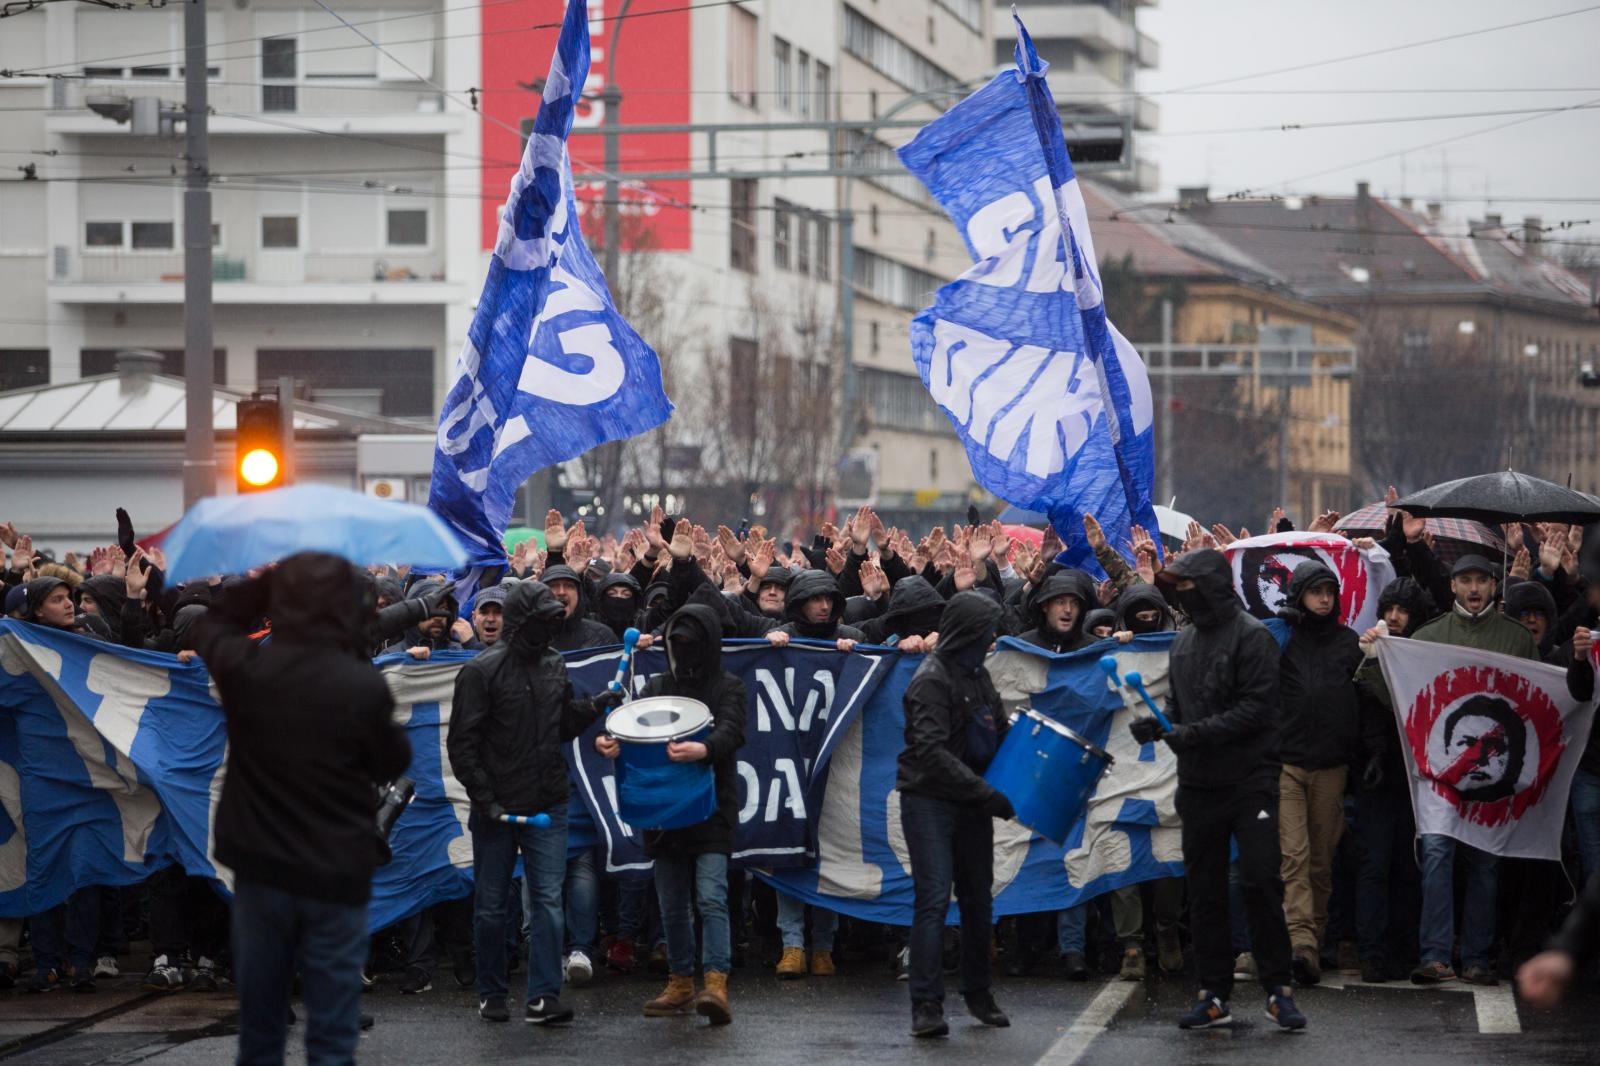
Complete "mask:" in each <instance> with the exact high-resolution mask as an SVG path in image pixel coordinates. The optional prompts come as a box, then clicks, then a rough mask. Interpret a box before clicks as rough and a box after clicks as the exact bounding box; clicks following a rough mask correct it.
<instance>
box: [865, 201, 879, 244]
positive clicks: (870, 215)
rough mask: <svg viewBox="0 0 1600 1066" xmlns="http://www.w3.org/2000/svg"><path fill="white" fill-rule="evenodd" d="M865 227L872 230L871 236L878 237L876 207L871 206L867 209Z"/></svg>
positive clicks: (874, 205) (875, 205)
mask: <svg viewBox="0 0 1600 1066" xmlns="http://www.w3.org/2000/svg"><path fill="white" fill-rule="evenodd" d="M867 226H868V228H869V229H871V230H872V235H873V236H874V237H876V236H877V235H878V205H877V204H872V205H871V206H869V207H868V208H867Z"/></svg>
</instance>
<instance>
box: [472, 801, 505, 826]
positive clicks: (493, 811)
mask: <svg viewBox="0 0 1600 1066" xmlns="http://www.w3.org/2000/svg"><path fill="white" fill-rule="evenodd" d="M478 813H479V814H480V815H482V816H483V817H484V818H485V819H487V820H489V821H491V822H498V821H499V820H500V816H501V815H502V814H504V813H506V809H505V808H504V807H502V806H500V804H498V803H492V802H491V803H484V804H481V805H480V806H479V807H478Z"/></svg>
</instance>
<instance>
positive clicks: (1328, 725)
mask: <svg viewBox="0 0 1600 1066" xmlns="http://www.w3.org/2000/svg"><path fill="white" fill-rule="evenodd" d="M1327 583H1332V584H1333V585H1334V586H1335V587H1337V586H1338V584H1339V581H1338V578H1337V577H1336V576H1335V575H1334V572H1333V571H1332V570H1330V569H1328V568H1327V567H1326V566H1324V565H1323V564H1322V563H1319V562H1315V561H1307V562H1303V563H1301V564H1300V565H1299V566H1297V567H1295V568H1294V574H1293V575H1292V576H1291V577H1290V578H1289V589H1288V602H1289V603H1290V604H1292V605H1293V606H1292V607H1291V608H1287V609H1285V610H1283V611H1281V612H1279V613H1280V615H1281V616H1282V617H1283V618H1284V619H1285V621H1287V622H1288V623H1289V625H1290V630H1289V643H1288V644H1287V645H1286V646H1285V647H1284V649H1283V655H1282V657H1281V658H1280V659H1279V663H1278V667H1279V671H1278V699H1279V701H1280V703H1281V705H1282V707H1283V721H1282V725H1281V732H1280V735H1279V739H1278V754H1279V756H1280V757H1281V758H1282V759H1283V761H1284V762H1285V763H1286V764H1288V765H1289V766H1298V767H1300V768H1302V769H1306V770H1323V769H1328V768H1330V767H1335V766H1348V765H1350V763H1352V762H1354V761H1355V760H1356V759H1358V758H1360V755H1361V708H1360V693H1359V690H1358V689H1357V686H1356V681H1355V674H1356V670H1357V669H1358V668H1359V667H1360V666H1361V660H1362V654H1361V645H1360V643H1359V641H1358V639H1357V637H1356V633H1355V630H1353V629H1351V628H1350V627H1349V626H1347V625H1345V624H1344V623H1342V622H1340V621H1339V606H1338V601H1337V600H1335V602H1334V609H1333V612H1332V613H1331V614H1330V615H1328V616H1327V617H1326V618H1322V617H1318V616H1317V615H1314V614H1312V613H1311V612H1310V611H1307V610H1305V609H1304V607H1303V606H1302V605H1301V597H1303V596H1304V595H1305V594H1306V592H1307V591H1308V590H1309V589H1311V588H1312V587H1314V586H1316V585H1321V584H1327Z"/></svg>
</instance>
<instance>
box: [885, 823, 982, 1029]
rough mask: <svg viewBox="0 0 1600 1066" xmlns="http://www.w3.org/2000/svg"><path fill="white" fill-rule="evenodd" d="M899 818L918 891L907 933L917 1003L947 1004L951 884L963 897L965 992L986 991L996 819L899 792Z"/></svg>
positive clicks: (973, 994) (962, 926) (912, 992)
mask: <svg viewBox="0 0 1600 1066" xmlns="http://www.w3.org/2000/svg"><path fill="white" fill-rule="evenodd" d="M900 825H901V828H902V829H904V831H905V835H906V850H907V851H908V852H910V856H911V881H912V886H913V893H914V898H915V905H914V909H913V912H912V914H913V916H912V919H911V937H910V939H909V941H907V947H908V948H909V949H910V952H911V962H910V967H909V969H910V978H911V1003H912V1005H913V1006H915V1005H916V1004H918V1003H933V1004H937V1005H938V1006H941V1007H942V1006H943V1005H944V924H945V919H946V918H947V917H948V916H949V913H950V889H951V888H952V887H954V888H955V892H956V900H957V902H959V903H960V904H961V993H962V995H965V996H976V995H980V994H982V993H984V992H987V991H988V990H989V985H990V970H989V945H990V942H991V940H992V939H993V936H994V929H993V925H994V922H993V918H992V913H993V910H994V899H993V897H992V896H991V893H992V892H993V890H994V821H993V820H992V819H991V818H990V817H989V816H988V815H987V814H984V813H983V812H982V811H979V810H974V809H973V808H970V807H963V806H961V805H959V804H955V803H949V802H947V801H945V800H940V799H934V798H932V797H931V796H922V795H919V794H917V793H915V792H901V793H900Z"/></svg>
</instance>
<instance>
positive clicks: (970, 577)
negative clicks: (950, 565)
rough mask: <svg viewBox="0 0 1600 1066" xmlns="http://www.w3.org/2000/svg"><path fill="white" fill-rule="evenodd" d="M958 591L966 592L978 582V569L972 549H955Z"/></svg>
mask: <svg viewBox="0 0 1600 1066" xmlns="http://www.w3.org/2000/svg"><path fill="white" fill-rule="evenodd" d="M953 555H954V561H955V582H956V591H957V592H965V591H967V590H968V589H970V588H971V587H972V586H974V585H976V584H977V583H978V571H977V568H976V566H975V565H974V563H975V560H974V559H973V558H972V552H971V551H970V550H959V551H954V552H953Z"/></svg>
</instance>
